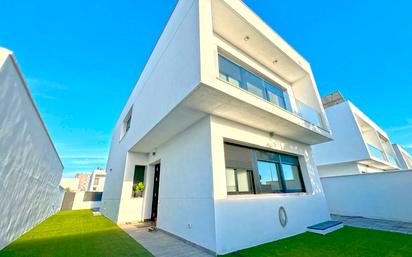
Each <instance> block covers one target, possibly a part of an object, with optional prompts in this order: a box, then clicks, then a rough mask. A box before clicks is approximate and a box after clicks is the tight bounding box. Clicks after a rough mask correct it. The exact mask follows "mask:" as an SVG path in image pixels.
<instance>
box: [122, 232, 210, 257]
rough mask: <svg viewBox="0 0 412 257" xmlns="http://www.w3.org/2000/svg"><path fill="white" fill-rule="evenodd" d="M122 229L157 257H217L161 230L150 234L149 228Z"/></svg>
mask: <svg viewBox="0 0 412 257" xmlns="http://www.w3.org/2000/svg"><path fill="white" fill-rule="evenodd" d="M120 227H121V228H122V229H123V230H124V231H125V232H126V233H128V234H129V235H130V236H131V237H133V238H134V239H135V240H136V241H137V242H138V243H139V244H141V245H142V246H143V247H144V248H146V249H147V250H148V251H149V252H151V253H152V254H153V255H154V256H156V257H211V256H216V255H214V254H212V253H211V252H208V251H206V250H204V249H202V248H200V247H197V246H195V245H192V244H190V243H188V242H186V241H184V240H181V239H179V238H177V237H174V236H172V235H169V234H167V233H165V232H163V231H161V230H158V231H155V232H149V231H148V230H147V228H141V227H140V228H138V227H137V226H136V225H121V226H120Z"/></svg>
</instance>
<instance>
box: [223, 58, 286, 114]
mask: <svg viewBox="0 0 412 257" xmlns="http://www.w3.org/2000/svg"><path fill="white" fill-rule="evenodd" d="M220 58H223V59H224V60H225V61H226V62H229V63H231V64H233V65H234V66H236V67H237V68H238V69H239V70H240V74H239V75H240V79H241V81H239V85H236V84H233V83H231V82H230V81H229V80H228V77H229V75H227V74H226V73H224V72H222V71H221V69H220V68H221V65H220V61H218V70H219V76H218V78H219V79H220V80H223V81H225V82H226V83H229V84H231V85H233V86H236V87H240V88H242V89H243V90H245V91H247V92H249V93H251V94H253V95H255V96H256V97H259V98H260V99H262V100H265V101H267V102H269V103H272V104H274V105H276V106H278V107H280V108H282V109H283V110H286V111H289V112H293V111H292V108H291V105H290V99H289V98H290V97H289V94H288V92H287V90H286V89H285V88H284V87H282V86H281V85H279V84H278V83H276V82H274V81H269V80H267V79H264V78H262V76H259V75H258V74H257V73H256V72H253V71H251V70H249V69H246V68H245V67H243V66H242V65H239V64H237V63H236V62H234V61H233V60H231V59H230V58H228V57H226V56H225V55H224V54H222V53H220V52H219V53H218V59H220ZM247 73H250V74H251V75H253V76H255V77H257V78H258V79H259V80H260V85H255V86H256V87H259V88H261V89H262V95H263V96H259V95H256V94H254V93H253V92H252V91H250V90H248V86H247V84H246V82H247V80H246V76H247V75H246V74H247ZM222 76H223V77H225V78H226V79H223V78H221V77H222ZM272 88H276V89H278V90H280V91H281V92H282V93H283V94H282V99H281V100H282V101H281V102H282V104H276V103H274V102H272V101H270V99H269V94H268V92H272V93H274V94H275V95H277V94H276V93H275V92H274V91H275V90H273V89H272ZM271 89H272V90H271ZM277 96H279V95H277Z"/></svg>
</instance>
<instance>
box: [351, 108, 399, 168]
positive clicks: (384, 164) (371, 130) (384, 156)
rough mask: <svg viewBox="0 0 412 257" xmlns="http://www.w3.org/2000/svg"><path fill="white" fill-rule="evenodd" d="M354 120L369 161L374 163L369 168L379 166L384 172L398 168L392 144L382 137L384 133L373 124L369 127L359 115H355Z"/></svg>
mask: <svg viewBox="0 0 412 257" xmlns="http://www.w3.org/2000/svg"><path fill="white" fill-rule="evenodd" d="M355 118H356V120H357V122H358V124H359V127H360V130H361V133H362V137H363V140H364V141H365V143H366V146H367V149H368V152H369V154H370V156H371V159H372V160H374V161H375V164H372V165H371V166H379V167H380V168H382V169H385V170H390V169H396V168H398V164H397V158H396V157H395V152H394V150H393V148H392V144H391V143H390V141H389V139H388V138H387V137H386V136H384V135H383V133H384V132H382V131H381V130H380V129H379V128H378V127H376V125H375V124H373V125H371V123H370V122H368V121H367V120H366V119H364V118H361V116H360V114H359V115H355ZM376 162H379V163H376Z"/></svg>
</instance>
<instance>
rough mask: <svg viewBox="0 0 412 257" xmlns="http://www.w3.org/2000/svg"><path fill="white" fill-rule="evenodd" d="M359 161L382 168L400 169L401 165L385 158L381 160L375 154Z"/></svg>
mask: <svg viewBox="0 0 412 257" xmlns="http://www.w3.org/2000/svg"><path fill="white" fill-rule="evenodd" d="M359 163H360V164H363V165H366V166H369V167H372V168H376V169H380V170H399V167H398V166H397V165H395V164H393V163H390V162H387V161H384V160H380V159H378V158H375V157H373V156H372V157H371V159H368V160H362V161H359Z"/></svg>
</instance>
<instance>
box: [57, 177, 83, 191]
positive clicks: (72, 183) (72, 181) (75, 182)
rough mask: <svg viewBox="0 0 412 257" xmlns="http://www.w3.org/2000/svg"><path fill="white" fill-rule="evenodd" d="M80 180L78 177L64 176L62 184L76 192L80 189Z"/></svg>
mask: <svg viewBox="0 0 412 257" xmlns="http://www.w3.org/2000/svg"><path fill="white" fill-rule="evenodd" d="M79 182H80V181H79V179H78V178H62V179H61V181H60V186H61V187H63V188H64V189H65V190H68V191H72V192H76V191H78V190H79Z"/></svg>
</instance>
